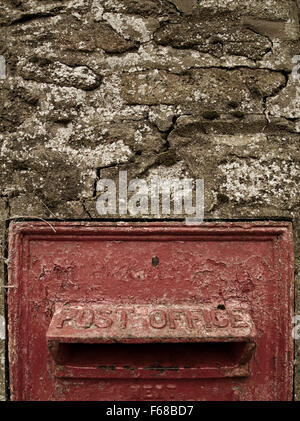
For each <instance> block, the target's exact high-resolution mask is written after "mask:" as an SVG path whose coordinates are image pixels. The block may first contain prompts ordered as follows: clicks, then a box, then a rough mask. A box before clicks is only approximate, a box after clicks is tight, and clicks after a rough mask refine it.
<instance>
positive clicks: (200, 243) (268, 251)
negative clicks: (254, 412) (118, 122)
mask: <svg viewBox="0 0 300 421" xmlns="http://www.w3.org/2000/svg"><path fill="white" fill-rule="evenodd" d="M9 250H10V251H9V253H10V268H9V286H10V287H11V288H9V295H8V308H9V367H10V382H11V385H10V387H11V396H12V399H14V400H120V401H121V400H289V399H291V398H292V367H293V365H292V361H293V342H292V325H291V321H292V311H293V308H292V303H293V256H292V237H291V226H290V224H288V223H271V222H269V223H258V222H256V223H203V224H201V225H199V226H185V225H184V224H182V223H148V224H143V223H101V224H100V223H75V222H72V223H67V222H65V223H63V222H60V223H51V224H47V223H36V222H35V223H29V222H27V223H24V222H20V223H15V224H12V225H11V227H10V236H9Z"/></svg>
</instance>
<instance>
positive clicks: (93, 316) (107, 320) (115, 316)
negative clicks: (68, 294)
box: [56, 306, 249, 331]
mask: <svg viewBox="0 0 300 421" xmlns="http://www.w3.org/2000/svg"><path fill="white" fill-rule="evenodd" d="M136 324H138V325H143V324H146V325H148V327H149V328H150V329H154V330H156V329H164V328H166V329H170V330H173V331H176V330H178V329H182V328H188V329H190V330H199V329H200V330H201V329H204V330H206V331H211V330H213V329H225V328H227V327H229V326H231V327H232V328H233V329H239V328H247V327H249V325H248V323H247V321H246V320H245V317H244V315H243V312H242V310H240V309H232V310H218V309H209V308H199V309H197V308H196V309H192V308H190V309H188V308H178V307H177V306H176V307H174V308H169V309H161V308H157V309H155V308H154V309H153V307H151V309H147V310H145V309H143V307H142V306H140V308H139V306H137V307H134V308H130V307H129V308H127V307H125V308H122V307H121V306H119V307H118V308H115V309H110V308H94V307H92V308H89V307H88V308H76V307H66V308H63V309H62V310H61V311H60V312H59V313H58V316H57V318H56V327H57V328H59V329H62V328H63V327H65V326H66V325H67V326H70V327H73V328H75V329H90V328H93V327H96V328H99V329H109V328H110V327H112V326H115V327H118V328H120V329H122V330H126V329H130V328H131V327H132V326H134V325H136Z"/></svg>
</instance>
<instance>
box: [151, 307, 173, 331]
mask: <svg viewBox="0 0 300 421" xmlns="http://www.w3.org/2000/svg"><path fill="white" fill-rule="evenodd" d="M149 322H150V326H151V327H153V328H154V329H163V328H164V327H165V326H166V325H167V323H168V319H167V314H166V312H165V311H164V310H154V311H152V312H151V313H150V317H149Z"/></svg>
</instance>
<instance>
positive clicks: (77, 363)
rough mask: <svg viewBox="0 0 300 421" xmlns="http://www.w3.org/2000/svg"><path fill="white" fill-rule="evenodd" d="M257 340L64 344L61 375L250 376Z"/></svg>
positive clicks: (58, 354) (58, 358)
mask: <svg viewBox="0 0 300 421" xmlns="http://www.w3.org/2000/svg"><path fill="white" fill-rule="evenodd" d="M254 348H255V344H254V343H253V342H206V343H192V342H187V343H135V344H130V343H119V344H111V343H107V344H86V343H60V344H58V345H57V347H56V350H55V351H54V352H53V357H54V360H55V363H56V376H57V377H88V378H103V377H104V378H105V377H110V378H121V377H124V378H128V377H139V378H151V377H163V375H164V373H166V372H167V373H168V375H169V374H171V375H172V377H174V378H194V377H199V378H219V377H243V376H248V375H249V362H250V359H251V356H252V353H253V351H254Z"/></svg>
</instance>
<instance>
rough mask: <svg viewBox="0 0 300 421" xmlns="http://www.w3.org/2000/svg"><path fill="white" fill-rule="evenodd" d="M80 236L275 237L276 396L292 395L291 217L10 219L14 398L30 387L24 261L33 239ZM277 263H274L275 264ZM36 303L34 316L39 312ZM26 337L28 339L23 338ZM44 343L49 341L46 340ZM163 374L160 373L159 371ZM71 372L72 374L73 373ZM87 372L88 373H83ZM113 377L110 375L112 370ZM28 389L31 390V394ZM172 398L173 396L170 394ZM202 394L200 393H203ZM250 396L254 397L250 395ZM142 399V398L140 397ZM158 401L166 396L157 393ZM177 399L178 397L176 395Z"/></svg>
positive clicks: (123, 238)
mask: <svg viewBox="0 0 300 421" xmlns="http://www.w3.org/2000/svg"><path fill="white" fill-rule="evenodd" d="M70 238H72V239H75V240H82V239H87V238H89V239H95V238H97V239H99V240H103V241H109V240H118V241H126V240H128V239H130V241H136V242H139V241H140V240H141V239H143V241H145V240H146V241H157V240H159V241H160V242H163V241H170V240H172V239H173V240H174V239H177V240H180V239H182V240H183V241H197V240H199V239H201V240H202V241H208V242H209V241H213V240H218V239H222V240H224V239H225V238H226V239H227V240H228V241H231V240H234V239H236V238H239V239H244V240H253V241H256V240H257V241H271V242H272V244H273V250H274V253H275V254H276V256H275V260H276V261H277V263H278V270H279V271H280V274H281V278H280V279H281V280H280V282H281V284H280V285H279V286H278V288H279V289H278V291H280V297H278V305H279V306H281V307H280V311H281V309H282V314H281V318H280V321H277V322H276V323H278V329H280V333H281V336H282V342H281V343H280V353H282V355H281V356H278V355H277V356H278V358H279V359H278V361H276V364H275V369H276V370H280V382H281V385H280V388H281V392H278V393H277V395H278V399H280V400H291V399H292V390H293V338H292V328H293V326H292V317H293V311H294V309H293V303H294V282H293V240H292V226H291V223H288V222H273V221H270V222H230V223H224V222H223V223H221V222H209V223H202V224H200V225H198V226H185V225H184V224H183V223H181V222H178V223H176V222H149V223H138V222H120V223H111V222H101V223H99V222H49V223H45V222H43V223H42V222H17V223H12V224H11V226H10V232H9V280H8V286H10V287H11V288H9V290H8V309H9V314H8V316H9V320H8V330H9V369H10V382H11V384H10V388H11V397H12V399H13V400H23V399H27V397H28V396H29V395H30V393H29V392H26V390H25V389H26V388H28V387H29V389H30V384H29V385H28V382H29V383H30V380H29V379H28V375H26V374H25V371H26V370H25V369H24V367H25V366H26V364H28V362H27V361H26V360H27V359H29V358H30V355H28V353H27V349H26V345H25V343H24V338H26V336H27V335H28V334H29V332H28V330H27V329H28V324H27V316H28V313H27V310H26V305H27V303H26V301H25V302H24V296H26V294H27V296H28V291H27V292H26V279H27V276H28V273H27V272H28V267H26V264H24V262H25V263H26V262H28V259H29V246H30V242H31V241H35V240H46V239H49V240H51V241H53V240H55V239H57V240H58V241H61V242H63V241H66V240H70ZM277 263H276V264H277ZM38 311H39V310H38V308H37V314H36V317H39V313H38ZM25 342H26V341H25ZM45 343H46V342H45ZM158 374H159V373H158ZM70 376H72V375H70ZM83 377H84V376H83ZM108 377H109V375H108ZM28 393H29V395H28ZM167 398H169V399H170V397H168V396H167ZM199 398H201V396H199ZM250 399H251V396H250ZM142 400H143V399H142ZM158 400H164V399H160V398H158ZM175 400H176V397H175Z"/></svg>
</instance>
